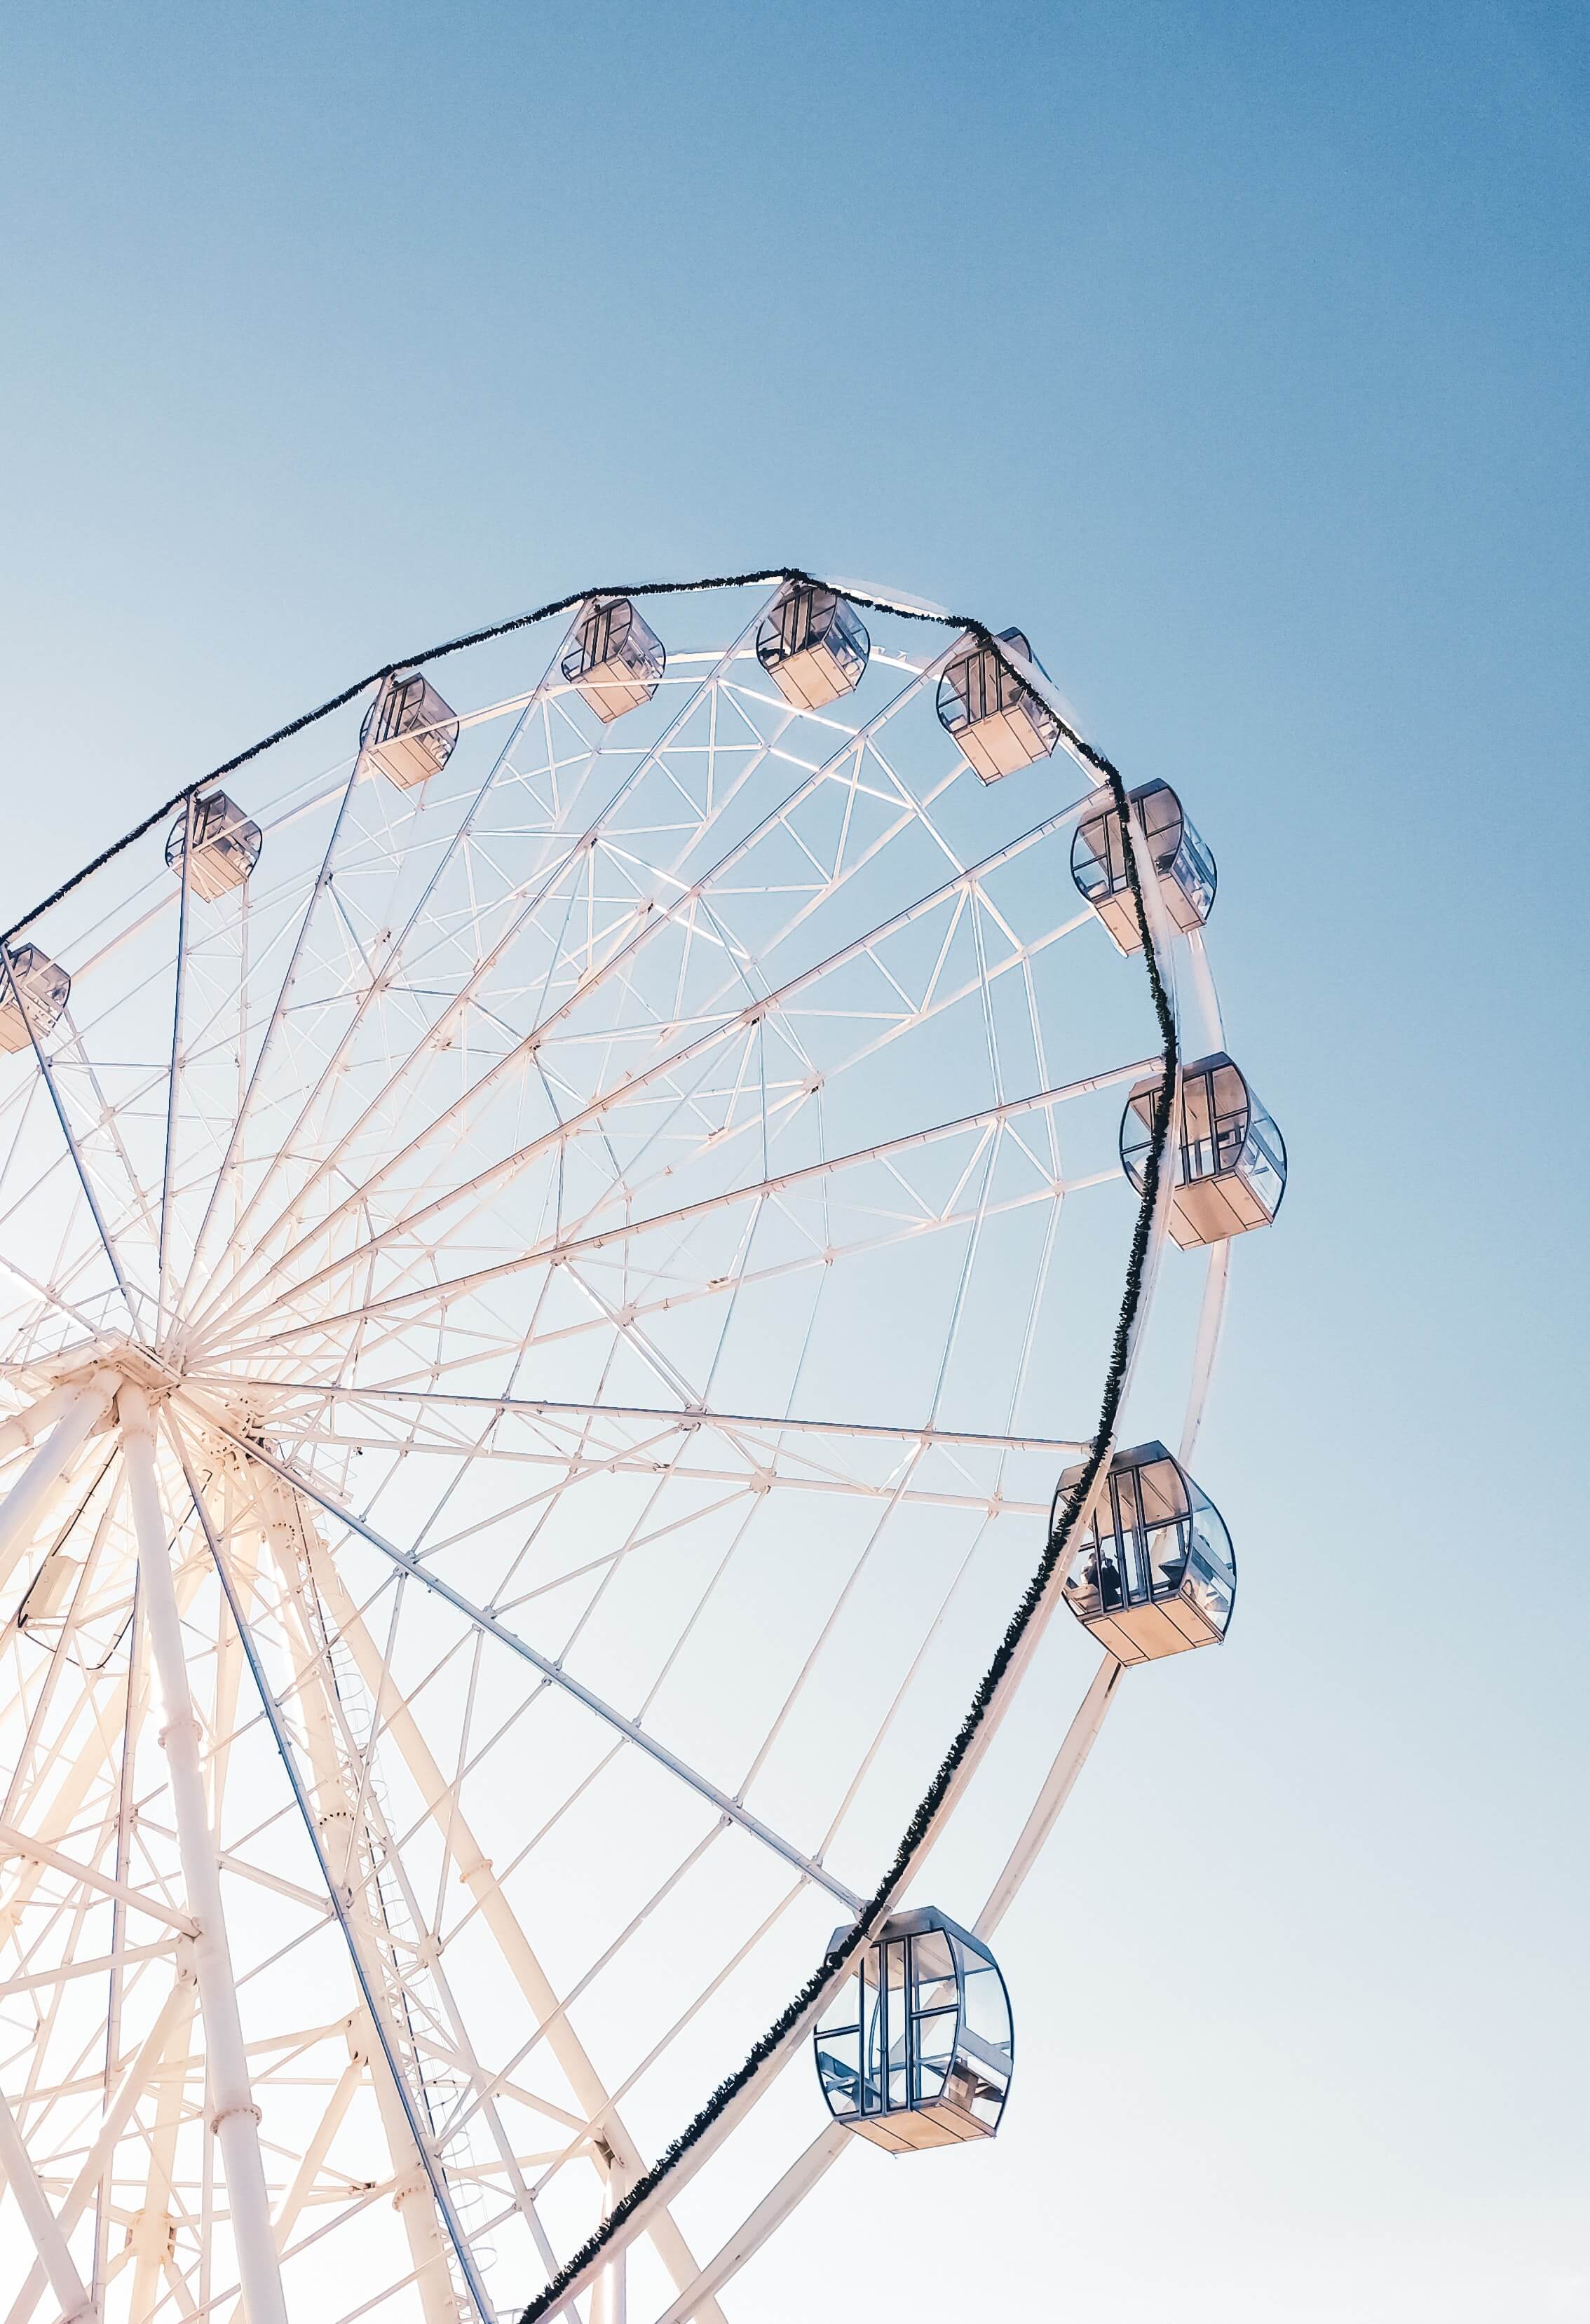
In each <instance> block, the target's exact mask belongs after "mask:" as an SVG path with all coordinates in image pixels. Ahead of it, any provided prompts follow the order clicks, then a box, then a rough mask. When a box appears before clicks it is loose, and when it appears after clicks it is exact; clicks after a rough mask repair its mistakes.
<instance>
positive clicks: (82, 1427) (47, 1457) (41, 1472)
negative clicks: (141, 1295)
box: [0, 1371, 116, 1584]
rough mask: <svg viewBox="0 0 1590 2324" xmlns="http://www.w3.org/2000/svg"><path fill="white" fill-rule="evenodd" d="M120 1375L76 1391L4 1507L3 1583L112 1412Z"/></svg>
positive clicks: (0, 1535) (0, 1525)
mask: <svg viewBox="0 0 1590 2324" xmlns="http://www.w3.org/2000/svg"><path fill="white" fill-rule="evenodd" d="M115 1394H116V1374H115V1373H114V1372H106V1371H98V1372H95V1373H94V1375H93V1376H92V1378H91V1379H86V1380H85V1381H84V1382H83V1383H82V1385H81V1387H79V1388H76V1389H74V1390H73V1392H72V1395H71V1397H70V1399H69V1402H68V1403H67V1404H65V1405H64V1406H61V1408H60V1415H59V1417H58V1418H57V1420H56V1423H55V1425H54V1427H53V1428H52V1429H51V1431H50V1434H49V1435H48V1436H47V1437H46V1438H45V1439H44V1442H43V1443H42V1444H41V1445H40V1447H39V1449H38V1451H37V1452H35V1453H34V1455H33V1457H32V1460H31V1461H30V1462H28V1465H27V1467H26V1468H25V1469H24V1470H23V1473H22V1475H21V1476H20V1477H19V1478H18V1479H17V1480H16V1482H15V1484H14V1485H13V1487H12V1489H11V1490H10V1492H8V1493H7V1494H6V1496H5V1500H4V1501H3V1502H0V1584H3V1583H4V1582H5V1581H6V1580H7V1578H8V1577H9V1575H10V1573H11V1570H12V1568H13V1566H14V1564H15V1563H16V1561H17V1559H18V1558H19V1557H20V1556H21V1555H22V1553H23V1550H24V1549H25V1548H26V1547H27V1545H28V1543H29V1541H30V1540H31V1538H32V1534H33V1531H34V1528H35V1527H36V1526H37V1525H38V1523H39V1521H40V1519H41V1517H42V1516H43V1514H44V1511H45V1509H46V1508H48V1507H49V1504H50V1499H51V1495H52V1494H53V1493H54V1491H55V1488H56V1487H57V1485H58V1484H59V1483H60V1480H61V1478H62V1477H63V1476H64V1475H65V1473H66V1471H67V1470H68V1469H69V1466H70V1465H71V1462H72V1460H73V1459H74V1457H75V1456H76V1454H77V1453H78V1452H79V1451H80V1449H81V1448H82V1446H83V1445H84V1444H86V1443H88V1438H89V1436H90V1435H91V1434H93V1432H94V1430H95V1429H96V1428H97V1425H99V1423H100V1421H101V1420H103V1419H104V1417H105V1416H106V1413H107V1412H108V1411H109V1409H110V1400H111V1397H113V1396H114V1395H115Z"/></svg>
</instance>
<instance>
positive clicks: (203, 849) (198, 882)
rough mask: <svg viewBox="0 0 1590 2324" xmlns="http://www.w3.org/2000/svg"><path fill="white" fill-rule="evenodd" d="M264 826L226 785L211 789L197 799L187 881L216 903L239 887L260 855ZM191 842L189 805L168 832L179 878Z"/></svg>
mask: <svg viewBox="0 0 1590 2324" xmlns="http://www.w3.org/2000/svg"><path fill="white" fill-rule="evenodd" d="M262 844H263V843H262V838H261V833H260V827H259V825H258V824H257V823H251V822H250V821H249V819H248V817H247V816H245V814H244V812H243V809H242V808H241V807H239V806H237V804H236V801H235V800H233V799H229V798H227V797H226V792H225V791H211V792H210V794H209V796H208V798H201V799H195V801H194V802H193V844H192V845H191V847H190V848H189V849H188V884H189V886H190V888H191V889H192V890H193V892H194V894H195V895H197V896H202V897H203V898H204V899H205V901H206V902H207V903H209V904H213V903H215V902H216V901H217V899H219V898H220V897H222V896H224V895H226V892H227V890H229V889H232V888H241V887H242V886H243V884H244V882H245V881H246V880H247V878H248V875H249V873H250V872H251V871H253V870H254V865H255V864H256V863H257V862H259V860H260V847H261V845H262ZM185 847H188V810H187V808H186V807H184V808H183V810H182V812H181V814H180V816H178V817H177V820H176V821H175V823H173V824H172V825H171V829H170V831H169V832H167V834H166V862H167V863H168V864H169V865H170V867H171V870H172V871H174V872H175V873H176V875H177V877H178V879H179V880H180V878H181V876H182V852H183V849H184V848H185Z"/></svg>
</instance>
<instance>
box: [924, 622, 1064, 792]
mask: <svg viewBox="0 0 1590 2324" xmlns="http://www.w3.org/2000/svg"><path fill="white" fill-rule="evenodd" d="M999 638H1000V643H1001V644H1003V645H1007V646H1010V647H1012V649H1013V651H1012V653H1011V654H1010V655H1005V654H1003V653H1001V652H1000V650H999V645H996V644H994V643H992V642H989V643H986V644H981V643H976V642H974V643H972V644H970V645H969V646H968V647H967V650H966V652H964V653H961V654H957V656H956V657H955V659H953V660H952V661H951V662H949V663H948V666H947V668H946V669H945V672H944V675H943V677H942V678H940V679H939V681H938V720H939V724H941V725H942V726H943V728H944V730H945V732H946V733H948V734H950V735H952V736H953V737H954V739H955V741H956V742H958V743H959V745H960V749H961V753H962V756H963V757H964V758H965V759H966V761H968V763H969V764H970V765H971V766H972V767H973V768H974V769H975V771H976V773H978V774H979V775H981V777H982V778H983V780H984V781H985V783H993V782H997V781H998V780H999V778H1000V777H1001V775H1013V774H1015V773H1016V772H1017V770H1019V769H1020V768H1021V767H1030V766H1031V765H1032V764H1033V762H1034V761H1036V760H1038V759H1047V758H1048V756H1049V752H1051V751H1052V750H1053V749H1054V747H1055V744H1056V743H1057V742H1058V741H1059V739H1060V722H1059V720H1058V718H1057V717H1056V716H1055V715H1054V712H1053V711H1052V710H1051V709H1050V708H1049V705H1048V703H1047V702H1044V701H1043V700H1041V698H1040V696H1038V695H1037V694H1035V693H1034V692H1033V690H1032V688H1031V687H1030V686H1028V685H1026V684H1025V683H1024V681H1023V680H1022V678H1021V676H1020V674H1019V663H1020V662H1032V665H1033V667H1034V669H1039V668H1041V665H1040V664H1039V663H1037V662H1035V661H1033V654H1032V649H1031V646H1030V645H1029V644H1028V642H1027V641H1026V639H1025V638H1024V637H1023V636H1022V634H1021V631H1020V630H1002V631H1001V632H1000V633H999Z"/></svg>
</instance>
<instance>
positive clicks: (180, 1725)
mask: <svg viewBox="0 0 1590 2324" xmlns="http://www.w3.org/2000/svg"><path fill="white" fill-rule="evenodd" d="M116 1408H117V1413H118V1416H119V1417H120V1420H121V1425H122V1448H123V1457H124V1459H125V1462H126V1465H127V1481H128V1487H129V1489H130V1492H131V1495H132V1501H133V1515H134V1524H135V1526H136V1528H137V1535H138V1572H139V1579H140V1581H141V1582H142V1584H143V1603H144V1606H145V1608H146V1609H147V1614H148V1621H149V1637H150V1643H151V1646H153V1653H154V1663H155V1668H156V1671H157V1672H158V1674H159V1678H160V1691H161V1699H162V1704H163V1706H164V1710H165V1715H166V1726H165V1729H164V1732H163V1734H162V1738H161V1739H162V1742H163V1744H164V1746H165V1751H166V1759H167V1764H168V1766H169V1767H170V1769H171V1798H172V1803H173V1805H174V1808H175V1812H176V1818H177V1836H178V1843H179V1847H180V1854H181V1860H182V1879H183V1886H184V1887H185V1889H186V1891H187V1896H188V1904H189V1909H190V1911H191V1912H192V1914H193V1915H194V1918H195V1919H196V1921H197V1922H198V1924H199V1927H198V1933H197V1935H196V1937H195V1939H194V1948H193V1952H194V1969H195V1973H196V1975H197V1977H198V1980H199V2008H200V2010H201V2012H202V2014H203V2017H204V2036H205V2048H206V2056H207V2060H208V2074H209V2089H210V2099H211V2104H212V2106H213V2107H214V2113H213V2115H212V2116H211V2129H212V2131H213V2132H214V2135H215V2136H216V2138H217V2143H218V2144H219V2146H220V2150H221V2165H222V2169H223V2170H224V2171H225V2172H226V2193H227V2197H228V2199H229V2201H230V2205H231V2212H232V2232H233V2236H234V2237H235V2239H236V2246H237V2266H238V2273H239V2275H240V2276H241V2278H242V2281H243V2296H244V2300H245V2304H246V2306H247V2310H248V2319H249V2324H287V2303H286V2301H285V2300H284V2299H283V2297H282V2271H281V2269H280V2267H279V2265H278V2264H277V2260H276V2246H275V2239H274V2237H273V2235H272V2233H271V2206H270V2199H269V2196H268V2194H267V2191H266V2187H265V2172H264V2164H263V2159H262V2157H261V2153H260V2139H259V2109H258V2108H257V2107H256V2106H255V2105H254V2090H253V2088H252V2085H251V2083H250V2080H249V2072H248V2059H247V2056H246V2054H245V2050H244V2046H243V2024H242V2020H241V2018H240V2017H239V2015H238V2010H237V1990H236V1985H235V1983H234V1981H233V1975H232V1958H231V1948H230V1946H229V1945H228V1943H227V1940H226V1916H225V1914H224V1912H223V1910H222V1904H221V1879H220V1872H219V1868H218V1867H217V1860H216V1840H215V1834H214V1832H213V1831H211V1829H210V1823H209V1817H208V1811H207V1809H206V1805H205V1797H204V1778H203V1775H202V1774H201V1772H200V1767H199V1722H198V1720H196V1719H195V1718H194V1715H193V1701H192V1697H191V1695H190V1692H189V1686H188V1671H187V1665H186V1662H185V1659H184V1655H183V1650H182V1633H181V1627H180V1620H179V1617H178V1613H177V1594H176V1590H175V1587H174V1585H173V1582H172V1579H171V1556H170V1553H169V1551H168V1548H167V1540H168V1534H167V1526H166V1520H165V1516H164V1513H163V1511H162V1508H161V1502H160V1486H159V1482H158V1480H157V1478H156V1474H155V1460H154V1430H153V1422H152V1421H151V1418H150V1413H149V1403H148V1399H147V1397H145V1396H144V1394H143V1389H142V1388H135V1387H134V1386H133V1385H132V1384H131V1383H130V1382H129V1383H127V1384H126V1385H125V1386H124V1387H123V1388H122V1389H121V1391H120V1394H119V1396H118V1397H117V1404H116Z"/></svg>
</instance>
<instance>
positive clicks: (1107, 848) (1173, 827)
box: [1071, 782, 1216, 953]
mask: <svg viewBox="0 0 1590 2324" xmlns="http://www.w3.org/2000/svg"><path fill="white" fill-rule="evenodd" d="M1128 799H1129V803H1130V804H1131V806H1132V807H1135V808H1136V810H1137V812H1138V814H1139V816H1141V817H1142V828H1143V831H1144V833H1145V834H1146V835H1147V839H1148V844H1149V855H1150V858H1151V862H1152V863H1153V867H1154V872H1155V876H1156V877H1157V879H1158V881H1159V882H1160V895H1161V896H1162V897H1163V898H1164V900H1165V909H1166V911H1167V912H1168V913H1169V917H1170V920H1171V923H1172V925H1173V926H1174V927H1179V928H1180V929H1181V930H1182V932H1183V934H1184V935H1185V934H1186V933H1187V932H1188V930H1189V929H1192V928H1201V927H1203V925H1204V922H1205V921H1206V919H1207V918H1208V917H1209V913H1210V910H1211V908H1212V907H1213V905H1214V902H1215V885H1216V871H1215V858H1214V857H1213V855H1211V854H1210V853H1209V850H1208V848H1207V847H1206V845H1205V844H1204V842H1203V840H1201V839H1200V838H1199V836H1198V835H1197V832H1196V831H1195V830H1194V828H1193V826H1192V825H1191V824H1190V823H1189V822H1188V817H1187V815H1186V813H1185V811H1184V810H1183V807H1182V804H1181V801H1180V800H1179V798H1177V796H1176V793H1175V792H1174V791H1173V790H1172V789H1171V788H1170V786H1169V783H1160V782H1152V783H1142V784H1140V785H1139V787H1138V788H1137V789H1136V790H1134V791H1132V792H1130V793H1128ZM1071 877H1072V879H1073V880H1074V881H1076V882H1077V892H1078V894H1079V895H1080V896H1082V897H1083V899H1085V901H1086V902H1087V903H1089V904H1091V905H1092V906H1093V908H1094V910H1095V912H1096V913H1097V914H1098V916H1099V918H1100V919H1101V920H1102V921H1103V922H1104V924H1105V927H1106V928H1108V930H1109V932H1110V935H1111V936H1112V937H1113V939H1114V945H1115V949H1116V950H1117V952H1123V953H1133V952H1141V951H1142V934H1141V932H1140V930H1139V928H1138V925H1137V907H1136V905H1135V903H1134V902H1133V901H1132V888H1131V884H1130V882H1129V881H1128V878H1127V871H1126V844H1125V841H1124V840H1123V837H1122V833H1121V818H1120V816H1118V815H1117V814H1116V813H1115V810H1114V807H1107V808H1106V809H1105V812H1104V813H1103V814H1102V815H1093V816H1089V817H1088V818H1087V821H1086V823H1083V824H1079V825H1077V835H1076V837H1075V838H1074V839H1073V840H1072V842H1071Z"/></svg>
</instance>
